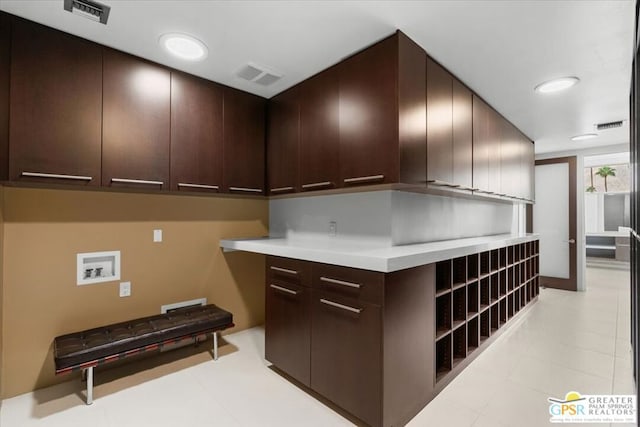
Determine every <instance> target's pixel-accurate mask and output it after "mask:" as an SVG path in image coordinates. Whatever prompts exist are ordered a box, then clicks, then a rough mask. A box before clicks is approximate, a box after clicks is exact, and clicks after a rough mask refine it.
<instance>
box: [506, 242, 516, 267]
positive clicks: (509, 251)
mask: <svg viewBox="0 0 640 427" xmlns="http://www.w3.org/2000/svg"><path fill="white" fill-rule="evenodd" d="M507 258H508V259H507V261H508V262H509V265H513V263H514V262H515V259H516V258H515V247H514V246H509V247H508V248H507Z"/></svg>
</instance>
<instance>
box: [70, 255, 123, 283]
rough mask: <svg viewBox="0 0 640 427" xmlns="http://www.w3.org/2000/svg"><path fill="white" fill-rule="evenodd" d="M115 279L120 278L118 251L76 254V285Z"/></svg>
mask: <svg viewBox="0 0 640 427" xmlns="http://www.w3.org/2000/svg"><path fill="white" fill-rule="evenodd" d="M115 280H120V251H111V252H87V253H82V254H78V259H77V284H78V286H80V285H92V284H94V283H102V282H112V281H115Z"/></svg>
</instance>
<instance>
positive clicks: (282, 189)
mask: <svg viewBox="0 0 640 427" xmlns="http://www.w3.org/2000/svg"><path fill="white" fill-rule="evenodd" d="M269 191H271V192H272V193H281V192H283V191H293V187H278V188H272V189H271V190H269Z"/></svg>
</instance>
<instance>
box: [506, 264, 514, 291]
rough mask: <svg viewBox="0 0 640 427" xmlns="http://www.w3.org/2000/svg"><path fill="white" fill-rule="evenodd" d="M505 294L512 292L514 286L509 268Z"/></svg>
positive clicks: (511, 269) (511, 270) (511, 271)
mask: <svg viewBox="0 0 640 427" xmlns="http://www.w3.org/2000/svg"><path fill="white" fill-rule="evenodd" d="M506 277H507V292H513V289H514V286H513V283H514V280H513V267H509V268H507V276H506Z"/></svg>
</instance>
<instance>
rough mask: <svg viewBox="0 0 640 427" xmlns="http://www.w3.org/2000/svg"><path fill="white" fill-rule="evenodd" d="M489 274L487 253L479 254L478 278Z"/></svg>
mask: <svg viewBox="0 0 640 427" xmlns="http://www.w3.org/2000/svg"><path fill="white" fill-rule="evenodd" d="M487 274H489V252H482V253H481V254H480V276H486V275H487Z"/></svg>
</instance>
